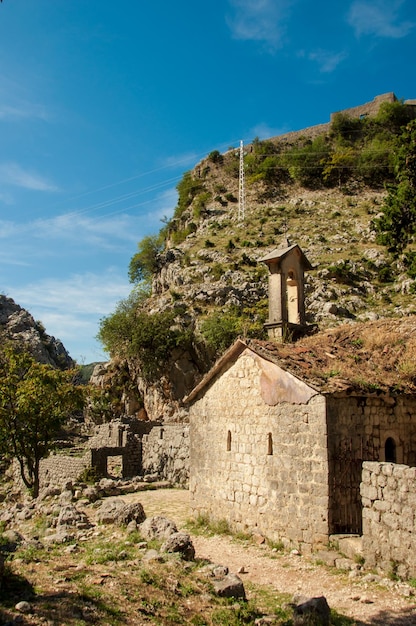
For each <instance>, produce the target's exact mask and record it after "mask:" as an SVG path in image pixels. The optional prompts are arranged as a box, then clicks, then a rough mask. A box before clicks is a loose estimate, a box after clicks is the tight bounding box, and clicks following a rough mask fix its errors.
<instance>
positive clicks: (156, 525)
mask: <svg viewBox="0 0 416 626" xmlns="http://www.w3.org/2000/svg"><path fill="white" fill-rule="evenodd" d="M139 530H140V534H141V536H142V537H143V539H162V540H163V539H167V538H168V537H170V535H172V534H173V533H177V532H178V529H177V527H176V524H175V522H173V521H172V520H170V519H167V518H166V517H162V516H159V515H156V516H154V517H148V518H147V519H146V520H145V521H144V522H143V523H142V524H140V528H139Z"/></svg>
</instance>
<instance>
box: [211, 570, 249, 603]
mask: <svg viewBox="0 0 416 626" xmlns="http://www.w3.org/2000/svg"><path fill="white" fill-rule="evenodd" d="M213 587H214V590H215V593H216V594H217V595H218V596H219V597H220V598H242V599H243V600H245V599H246V591H245V589H244V585H243V581H242V580H241V578H240V577H239V576H237V574H227V575H226V576H224V577H223V578H220V579H219V580H214V582H213Z"/></svg>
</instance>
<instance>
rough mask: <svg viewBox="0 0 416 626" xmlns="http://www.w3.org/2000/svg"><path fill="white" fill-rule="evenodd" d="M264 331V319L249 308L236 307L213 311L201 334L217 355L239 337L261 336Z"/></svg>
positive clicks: (205, 321)
mask: <svg viewBox="0 0 416 626" xmlns="http://www.w3.org/2000/svg"><path fill="white" fill-rule="evenodd" d="M263 332H264V330H263V320H262V319H260V318H259V317H257V319H254V316H253V312H252V311H250V310H248V309H243V310H241V309H239V308H234V307H232V308H230V309H228V310H226V311H216V312H214V313H212V314H211V315H209V316H208V317H207V318H206V319H205V320H204V321H203V322H202V324H201V335H202V337H203V339H204V341H205V344H206V345H207V346H208V348H209V349H210V350H212V352H213V353H214V354H215V355H217V356H218V355H219V354H221V353H222V352H224V351H225V350H226V349H227V348H229V347H230V346H231V345H232V343H233V342H234V341H235V340H236V339H237V338H238V337H258V338H261V337H262V336H263Z"/></svg>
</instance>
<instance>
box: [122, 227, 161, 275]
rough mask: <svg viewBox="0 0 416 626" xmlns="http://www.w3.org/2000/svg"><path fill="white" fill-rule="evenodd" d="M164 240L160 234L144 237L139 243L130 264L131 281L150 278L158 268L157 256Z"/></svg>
mask: <svg viewBox="0 0 416 626" xmlns="http://www.w3.org/2000/svg"><path fill="white" fill-rule="evenodd" d="M163 245H164V244H163V241H162V240H161V238H160V237H159V235H148V236H147V237H143V239H142V240H141V241H139V243H138V244H137V247H138V249H139V251H138V252H136V254H135V255H134V256H133V257H132V259H131V261H130V265H129V279H130V282H131V283H137V282H140V281H142V280H144V281H146V280H150V279H151V278H152V276H153V274H155V272H156V271H157V269H158V264H157V257H158V254H159V253H160V252H161V251H162V249H163Z"/></svg>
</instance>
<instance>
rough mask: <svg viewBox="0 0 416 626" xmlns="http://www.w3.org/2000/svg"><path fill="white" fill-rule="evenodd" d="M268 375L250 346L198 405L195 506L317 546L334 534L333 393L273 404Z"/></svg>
mask: <svg viewBox="0 0 416 626" xmlns="http://www.w3.org/2000/svg"><path fill="white" fill-rule="evenodd" d="M274 367H275V368H276V371H277V370H279V368H277V366H274ZM279 371H280V372H281V373H282V378H283V379H284V372H282V370H279ZM263 374H264V373H263V371H262V368H261V362H260V361H259V360H258V358H257V361H256V359H255V358H253V356H252V353H251V352H250V351H249V350H246V351H245V352H244V353H243V354H242V355H241V356H240V357H239V358H238V359H237V361H236V362H235V363H234V364H233V365H232V366H230V367H229V369H228V370H227V371H224V372H223V374H222V375H221V376H220V377H219V378H217V379H216V380H215V381H214V382H213V384H212V385H211V386H210V387H209V388H208V389H207V390H206V391H205V394H204V395H203V396H202V397H201V398H200V399H199V400H197V401H195V403H194V404H193V405H192V406H191V407H190V425H191V428H190V437H191V451H190V463H191V477H190V495H191V509H192V512H193V514H194V515H198V514H208V515H209V516H210V517H212V518H214V519H224V518H225V519H227V520H228V521H229V522H230V523H231V525H232V526H233V527H234V528H235V529H236V530H241V531H247V530H248V531H256V532H260V533H262V534H264V535H265V536H266V537H269V538H270V539H273V540H276V541H278V540H282V541H283V542H284V543H285V544H286V545H288V546H289V545H292V546H299V545H300V544H302V549H303V550H304V551H307V550H311V549H312V547H315V546H318V545H320V544H326V543H327V541H328V518H327V510H328V482H327V475H328V463H327V451H326V445H327V444H326V436H327V435H326V424H325V400H324V398H323V397H322V396H319V395H315V396H314V397H312V399H310V400H309V402H305V403H295V402H293V403H291V402H278V403H277V404H275V405H274V406H271V405H270V404H269V405H268V404H266V403H265V401H264V400H263V397H262V393H261V387H262V382H261V378H262V375H263ZM285 382H287V381H285V380H282V384H283V386H284V384H285ZM263 386H264V385H263ZM305 387H306V386H305Z"/></svg>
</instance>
